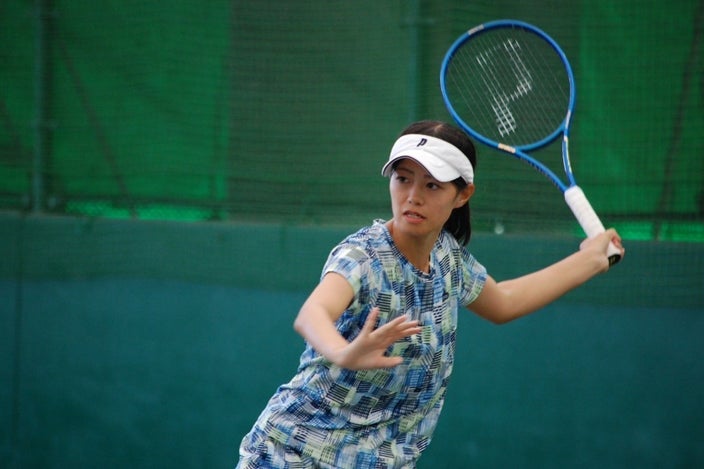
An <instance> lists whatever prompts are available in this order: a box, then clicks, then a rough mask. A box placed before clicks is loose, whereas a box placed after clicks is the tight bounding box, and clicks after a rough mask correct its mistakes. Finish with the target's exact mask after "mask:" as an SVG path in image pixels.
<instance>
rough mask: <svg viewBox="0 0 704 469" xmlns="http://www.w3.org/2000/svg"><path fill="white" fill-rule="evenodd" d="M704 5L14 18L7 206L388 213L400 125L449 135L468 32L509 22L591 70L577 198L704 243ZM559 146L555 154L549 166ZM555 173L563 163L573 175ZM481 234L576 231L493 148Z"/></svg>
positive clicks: (17, 8) (145, 10) (625, 229)
mask: <svg viewBox="0 0 704 469" xmlns="http://www.w3.org/2000/svg"><path fill="white" fill-rule="evenodd" d="M701 5H702V2H701V1H694V0H692V1H678V2H669V3H662V2H658V1H655V0H649V1H646V2H642V1H635V0H629V1H624V2H617V3H614V2H610V1H607V0H600V1H595V2H553V1H542V2H530V3H527V2H523V3H520V2H509V1H491V2H490V1H480V2H466V1H460V0H454V1H443V2H440V1H437V2H431V1H409V2H376V1H358V2H336V3H330V2H323V1H310V2H284V1H266V2H265V1H256V2H242V1H230V2H223V1H212V2H207V3H206V4H204V3H203V2H199V1H193V0H180V1H174V2H169V3H168V4H164V3H163V2H138V1H134V0H129V1H103V2H88V1H70V2H69V1H66V0H63V1H60V0H55V1H48V0H44V1H37V2H34V3H30V2H26V1H18V0H9V1H6V2H3V4H2V6H0V40H2V43H3V45H4V47H3V50H2V52H1V54H2V74H0V207H1V208H5V209H12V210H22V211H29V210H32V211H44V212H52V213H67V214H74V215H85V216H91V217H132V218H157V219H159V218H161V219H178V220H194V219H222V220H256V221H267V220H275V221H283V222H287V223H288V222H291V223H345V224H347V223H352V224H354V223H358V222H368V221H369V220H370V219H371V218H373V217H384V216H388V211H389V209H388V201H387V192H386V181H385V180H384V179H383V178H381V177H380V176H379V167H380V165H381V163H382V161H383V160H384V158H385V156H386V153H387V151H388V148H389V146H390V144H391V143H392V141H393V139H394V137H395V135H396V134H397V133H398V131H399V130H400V129H401V128H402V127H404V126H405V125H406V124H407V123H408V122H409V121H411V120H415V119H420V118H439V119H446V120H447V119H449V116H448V114H447V112H446V111H445V109H444V107H443V105H442V101H441V98H440V93H439V87H438V71H439V65H440V62H441V60H442V56H443V54H444V51H445V50H446V49H447V47H448V46H449V44H450V43H451V41H452V40H454V39H455V38H456V37H457V36H458V35H459V34H460V33H461V32H462V31H463V30H465V29H467V28H468V27H470V26H473V25H475V24H478V23H480V22H484V21H488V20H492V19H497V18H505V17H513V18H517V19H521V20H524V21H528V22H532V23H534V24H536V25H538V26H540V27H541V28H542V29H544V30H545V31H547V32H548V33H549V34H550V35H552V36H553V37H554V38H555V39H556V40H557V41H558V42H559V43H560V44H561V45H562V46H563V48H564V49H565V51H566V52H567V54H568V56H569V57H570V60H571V62H572V64H573V67H574V69H575V75H576V80H577V112H576V115H575V119H574V125H575V129H574V131H573V136H572V139H571V150H572V151H571V152H572V155H573V166H574V169H575V173H576V175H577V178H578V181H579V183H580V185H582V186H583V188H584V189H585V192H586V193H587V195H588V197H589V198H590V200H591V201H592V204H593V205H594V207H595V208H596V209H597V211H598V212H599V214H600V215H601V216H602V218H603V219H604V221H605V223H606V224H608V225H615V226H616V227H617V228H619V229H620V230H621V232H622V233H623V234H624V235H625V237H627V238H631V239H633V238H638V239H651V238H656V239H668V240H677V241H701V240H704V228H702V226H703V223H704V163H702V158H701V157H700V155H701V154H702V151H704V148H703V146H704V144H702V139H701V136H702V135H704V112H703V111H704V96H703V95H704V91H703V89H704V84H703V83H704V78H703V77H704V71H703V70H704V63H703V62H704V61H703V60H702V55H703V50H702V35H703V32H702V29H703V27H702V25H703V24H704V20H703V13H702V9H703V7H702V6H701ZM558 155H559V148H558V147H557V146H553V147H550V148H548V149H546V150H544V151H542V152H541V154H540V155H539V157H541V158H543V159H545V160H547V161H548V162H550V164H553V163H554V162H553V160H555V159H556V157H557V156H558ZM557 169H558V170H559V168H557ZM477 186H478V187H477V195H476V196H475V198H474V199H473V216H474V223H475V227H476V229H477V230H483V231H490V230H496V231H497V232H508V233H510V232H525V231H529V232H530V231H537V232H543V233H546V232H547V233H568V234H572V233H574V234H580V233H579V228H578V227H577V225H576V223H575V222H574V221H573V217H572V215H571V213H570V212H569V210H568V209H567V208H566V207H565V205H564V202H563V201H562V199H561V197H560V195H559V192H557V190H556V189H555V188H554V187H552V186H551V185H550V184H549V183H546V182H545V180H544V179H543V178H542V177H541V176H539V175H538V174H537V173H535V172H534V171H533V170H532V169H531V168H529V167H528V166H526V165H521V164H519V163H517V162H516V161H514V160H512V159H510V158H506V157H505V156H503V155H499V154H498V153H495V152H493V151H490V150H487V149H484V148H481V149H480V165H479V168H478V174H477Z"/></svg>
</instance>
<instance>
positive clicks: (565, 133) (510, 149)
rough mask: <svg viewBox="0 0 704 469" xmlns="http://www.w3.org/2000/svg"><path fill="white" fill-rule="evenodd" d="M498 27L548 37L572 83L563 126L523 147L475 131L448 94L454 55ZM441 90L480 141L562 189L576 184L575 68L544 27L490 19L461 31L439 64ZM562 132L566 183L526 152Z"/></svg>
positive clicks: (458, 120) (450, 107)
mask: <svg viewBox="0 0 704 469" xmlns="http://www.w3.org/2000/svg"><path fill="white" fill-rule="evenodd" d="M497 28H520V29H523V30H525V31H528V32H530V33H533V34H535V35H537V36H539V37H540V38H542V39H543V40H545V41H546V42H547V43H548V44H549V45H550V46H551V47H552V48H553V49H554V50H555V52H556V53H557V54H558V55H559V57H560V59H561V60H562V63H563V65H564V66H565V71H566V72H567V77H568V79H569V85H570V93H569V100H568V105H567V109H565V118H564V119H563V121H562V122H561V123H560V125H558V126H557V128H555V130H554V131H553V132H552V133H551V134H550V135H548V136H546V137H545V138H543V139H542V140H538V141H537V142H532V143H529V144H525V145H520V146H511V145H507V144H505V143H502V142H497V141H494V140H491V139H489V138H487V137H485V136H484V135H482V134H480V133H478V132H476V131H475V130H473V129H472V128H471V127H470V126H469V125H468V124H467V123H466V122H465V121H464V120H463V119H462V118H461V117H460V116H459V114H458V113H457V112H456V111H455V109H454V106H453V105H452V102H451V101H450V98H449V96H448V91H447V86H446V77H447V71H448V67H449V65H450V62H451V61H452V58H453V57H454V55H455V53H456V52H457V50H458V49H459V48H460V47H462V46H463V45H464V44H465V43H466V42H467V41H469V40H470V39H472V38H474V37H476V36H478V35H480V34H482V33H485V32H487V31H491V30H492V29H497ZM440 90H441V92H442V99H443V101H444V102H445V107H446V108H447V110H448V112H449V113H450V115H451V116H452V118H453V119H454V120H455V122H456V123H457V124H458V125H459V126H460V127H462V129H463V130H464V131H465V132H467V133H468V134H469V135H471V136H472V137H474V138H475V139H477V140H478V141H480V142H482V143H484V144H485V145H487V146H489V147H492V148H496V149H499V150H502V151H504V152H507V153H510V154H512V155H513V156H515V157H516V158H518V159H520V160H523V161H525V162H526V163H528V164H530V165H531V166H533V167H534V168H535V169H537V170H538V171H540V172H541V173H542V174H543V175H545V176H546V177H547V178H548V179H550V180H551V181H552V182H553V183H554V184H555V185H556V186H557V188H558V189H560V191H561V192H563V193H564V192H565V191H566V190H567V189H569V188H570V187H573V186H576V185H577V183H576V181H575V177H574V174H573V173H572V166H571V164H570V157H569V129H570V122H571V118H572V114H573V112H574V106H575V103H576V93H577V92H576V88H575V82H574V74H573V73H572V67H571V66H570V63H569V61H568V60H567V56H566V55H565V52H564V51H563V50H562V48H561V47H560V46H559V45H558V44H557V42H555V40H554V39H553V38H551V37H550V36H549V35H548V34H547V33H545V31H543V30H541V29H540V28H537V27H535V26H533V25H532V24H529V23H525V22H523V21H518V20H508V19H507V20H496V21H490V22H487V23H484V24H481V25H478V26H475V27H474V28H472V29H470V30H469V31H467V32H465V33H464V34H462V35H461V36H460V37H459V38H457V40H455V42H454V43H453V44H452V46H450V48H449V49H448V51H447V53H446V54H445V57H444V58H443V61H442V66H441V67H440ZM560 135H562V164H563V167H564V170H565V175H566V176H567V181H568V182H567V183H565V182H564V181H563V180H562V179H561V178H560V177H559V176H557V175H556V174H555V173H554V172H553V171H552V170H551V169H550V168H548V167H547V166H545V165H544V164H543V163H541V162H540V161H538V160H536V159H535V158H533V157H532V156H530V155H528V154H527V153H526V152H528V151H532V150H537V149H539V148H542V147H544V146H547V145H548V144H550V143H552V142H553V141H554V140H555V139H557V138H558V137H559V136H560Z"/></svg>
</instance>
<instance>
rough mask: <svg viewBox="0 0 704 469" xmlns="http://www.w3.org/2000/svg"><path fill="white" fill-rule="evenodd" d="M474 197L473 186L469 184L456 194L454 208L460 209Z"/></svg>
mask: <svg viewBox="0 0 704 469" xmlns="http://www.w3.org/2000/svg"><path fill="white" fill-rule="evenodd" d="M472 195H474V184H472V183H470V184H467V186H466V187H465V188H464V189H462V190H461V191H459V192H458V193H457V202H456V203H455V208H460V207H461V206H463V205H464V204H466V203H467V202H469V199H471V198H472Z"/></svg>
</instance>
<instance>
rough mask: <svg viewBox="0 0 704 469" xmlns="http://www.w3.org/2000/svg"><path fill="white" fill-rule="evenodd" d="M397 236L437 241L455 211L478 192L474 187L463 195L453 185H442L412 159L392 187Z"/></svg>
mask: <svg viewBox="0 0 704 469" xmlns="http://www.w3.org/2000/svg"><path fill="white" fill-rule="evenodd" d="M389 191H390V193H391V206H392V210H393V215H394V219H393V223H394V230H395V232H400V233H404V234H406V235H410V236H430V237H433V239H434V238H437V236H438V235H439V234H440V231H441V230H442V227H443V226H444V225H445V222H446V221H447V219H448V218H449V217H450V214H451V213H452V210H453V209H455V208H458V207H461V206H462V205H464V204H465V203H466V202H467V201H468V200H469V198H470V197H471V196H472V194H473V192H474V185H473V184H470V185H468V186H467V187H466V188H465V189H463V190H462V191H460V190H459V189H458V188H457V186H455V185H454V184H453V183H452V182H440V181H438V180H436V179H435V178H433V177H432V176H431V175H430V173H428V171H426V169H425V168H424V167H423V166H421V165H420V164H418V163H416V162H415V161H413V160H411V159H403V160H401V161H400V162H399V163H398V165H397V166H396V169H395V170H394V172H393V174H392V175H391V181H390V183H389Z"/></svg>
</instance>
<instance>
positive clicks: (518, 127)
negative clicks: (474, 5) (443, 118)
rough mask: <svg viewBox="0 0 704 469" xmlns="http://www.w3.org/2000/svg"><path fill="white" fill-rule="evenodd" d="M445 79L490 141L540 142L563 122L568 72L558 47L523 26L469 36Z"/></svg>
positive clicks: (466, 116)
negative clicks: (522, 28) (555, 47)
mask: <svg viewBox="0 0 704 469" xmlns="http://www.w3.org/2000/svg"><path fill="white" fill-rule="evenodd" d="M446 82H447V84H448V85H449V86H448V88H449V89H448V92H449V93H450V95H451V96H450V99H451V101H452V102H453V103H461V105H460V106H457V105H455V106H454V107H455V112H457V114H458V116H459V117H460V118H461V119H462V120H464V121H465V123H466V124H467V125H468V126H469V127H471V128H473V129H475V130H476V131H477V132H479V133H480V134H482V135H485V136H486V137H488V138H490V139H491V140H494V141H497V142H501V143H506V144H508V145H511V146H525V145H530V144H532V143H535V142H538V141H541V140H543V139H545V138H546V137H548V136H549V135H551V134H552V133H554V132H555V131H556V130H557V129H558V128H559V127H560V126H561V125H562V123H563V121H564V119H565V114H566V111H567V109H568V106H569V99H570V91H569V90H570V84H569V77H568V75H567V72H566V71H565V68H564V66H563V65H562V62H561V59H560V57H559V55H558V54H557V52H556V51H555V50H554V49H552V47H551V46H550V45H549V44H548V43H547V42H546V41H544V40H543V39H542V38H540V37H538V36H535V35H534V34H532V33H530V32H527V31H524V30H521V29H507V30H492V31H488V32H485V33H483V34H481V35H479V36H477V37H476V38H474V39H472V40H469V41H466V42H465V43H464V44H463V45H462V46H460V47H459V48H458V49H457V50H456V51H455V54H454V55H453V57H452V60H451V62H450V65H449V67H448V71H447V76H446Z"/></svg>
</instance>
